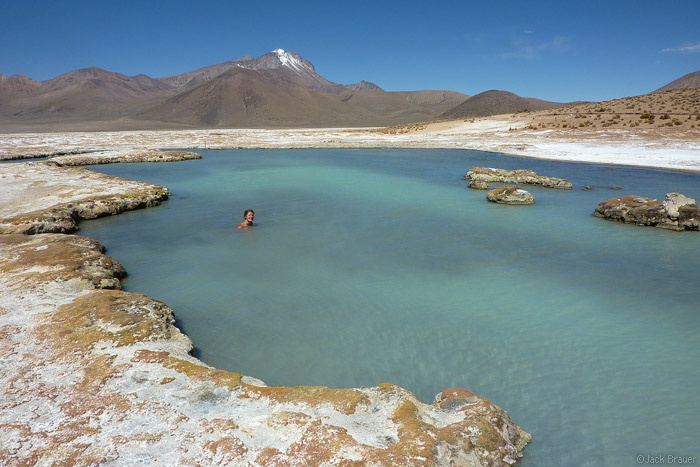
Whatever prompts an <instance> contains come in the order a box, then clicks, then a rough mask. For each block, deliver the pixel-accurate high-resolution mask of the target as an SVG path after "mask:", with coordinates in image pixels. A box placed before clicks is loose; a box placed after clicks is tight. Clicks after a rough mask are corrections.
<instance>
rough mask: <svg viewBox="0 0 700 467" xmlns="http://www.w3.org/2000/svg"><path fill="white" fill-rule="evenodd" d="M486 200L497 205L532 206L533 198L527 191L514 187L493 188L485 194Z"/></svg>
mask: <svg viewBox="0 0 700 467" xmlns="http://www.w3.org/2000/svg"><path fill="white" fill-rule="evenodd" d="M486 199H487V200H489V201H491V202H492V203H498V204H514V205H521V204H534V202H535V197H534V196H532V194H531V193H530V192H529V191H525V190H523V189H522V188H520V187H518V186H515V185H506V186H501V187H498V188H494V189H493V190H491V191H489V192H488V193H487V194H486Z"/></svg>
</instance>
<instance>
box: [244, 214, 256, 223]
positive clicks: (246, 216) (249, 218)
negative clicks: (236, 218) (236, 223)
mask: <svg viewBox="0 0 700 467" xmlns="http://www.w3.org/2000/svg"><path fill="white" fill-rule="evenodd" d="M253 219H255V213H253V212H249V213H248V214H246V215H245V220H247V221H248V222H253Z"/></svg>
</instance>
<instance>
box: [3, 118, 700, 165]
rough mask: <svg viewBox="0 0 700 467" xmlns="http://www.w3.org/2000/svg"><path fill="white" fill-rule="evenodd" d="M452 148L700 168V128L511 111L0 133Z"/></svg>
mask: <svg viewBox="0 0 700 467" xmlns="http://www.w3.org/2000/svg"><path fill="white" fill-rule="evenodd" d="M147 148H148V149H155V148H199V149H289V148H448V149H473V150H480V151H488V152H497V153H502V154H506V155H512V156H518V157H527V158H538V159H547V160H555V161H565V162H585V163H593V164H614V165H626V166H636V167H649V168H656V169H665V170H678V171H689V172H696V173H700V129H694V130H692V131H690V130H689V131H673V130H667V129H663V128H662V129H644V128H643V127H636V128H628V129H619V128H617V129H606V128H599V129H597V130H595V129H588V128H586V129H567V130H561V129H559V130H553V129H546V130H534V129H529V127H528V124H527V122H526V121H524V120H518V119H517V118H509V117H508V116H495V117H485V118H480V119H475V120H468V121H463V120H454V121H446V122H436V123H426V124H418V125H413V126H405V127H399V128H374V129H372V128H369V129H343V128H338V129H288V130H245V129H230V130H227V129H216V130H213V129H212V130H172V131H167V130H163V131H123V132H94V133H88V132H83V133H81V132H75V133H22V134H0V159H3V158H4V159H7V158H15V157H17V158H19V157H26V156H28V155H52V154H56V153H63V154H66V153H77V152H87V151H114V150H126V149H147Z"/></svg>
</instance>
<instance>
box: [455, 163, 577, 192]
mask: <svg viewBox="0 0 700 467" xmlns="http://www.w3.org/2000/svg"><path fill="white" fill-rule="evenodd" d="M464 177H465V178H466V179H467V181H469V182H470V183H471V182H472V181H481V182H485V183H489V182H500V183H520V184H523V185H539V186H542V187H545V188H557V189H560V190H570V189H571V187H572V185H571V182H569V181H568V180H565V179H563V178H555V177H545V176H544V175H537V173H535V172H533V171H532V170H504V169H493V168H488V167H472V168H471V169H469V171H468V172H467V173H466V175H465V176H464ZM470 188H471V187H470Z"/></svg>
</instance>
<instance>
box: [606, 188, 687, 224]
mask: <svg viewBox="0 0 700 467" xmlns="http://www.w3.org/2000/svg"><path fill="white" fill-rule="evenodd" d="M593 215H595V216H596V217H602V218H603V219H607V220H612V221H619V222H625V223H628V224H636V225H648V226H656V227H663V228H666V229H672V230H700V210H699V209H698V205H697V204H695V200H694V199H693V198H688V197H687V196H684V195H682V194H680V193H668V194H666V198H665V199H664V201H659V200H656V199H651V198H644V197H641V196H623V197H620V198H610V199H607V200H605V201H603V202H601V203H600V204H598V207H597V208H596V210H595V212H594V213H593Z"/></svg>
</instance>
